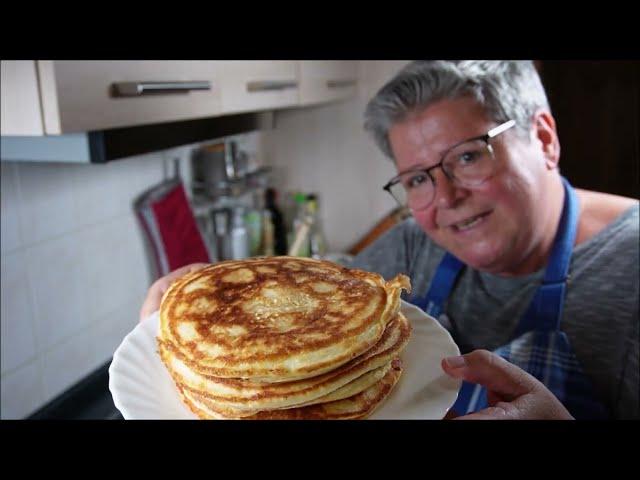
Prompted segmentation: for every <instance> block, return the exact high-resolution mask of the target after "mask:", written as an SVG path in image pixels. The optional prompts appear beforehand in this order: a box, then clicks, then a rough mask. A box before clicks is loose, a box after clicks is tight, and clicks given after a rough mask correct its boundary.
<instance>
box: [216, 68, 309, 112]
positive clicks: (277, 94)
mask: <svg viewBox="0 0 640 480" xmlns="http://www.w3.org/2000/svg"><path fill="white" fill-rule="evenodd" d="M215 63H216V64H217V66H218V68H219V69H220V72H221V73H220V74H221V81H222V111H223V112H224V113H225V114H226V113H239V112H249V111H259V110H269V109H277V108H286V107H294V106H296V105H298V98H299V92H300V80H299V78H298V65H297V62H295V61H284V60H277V61H268V60H259V61H246V60H242V61H240V60H236V61H216V62H215Z"/></svg>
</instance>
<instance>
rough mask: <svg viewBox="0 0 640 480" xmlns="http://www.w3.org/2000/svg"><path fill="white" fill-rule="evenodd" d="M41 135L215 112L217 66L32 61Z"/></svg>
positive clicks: (152, 62) (137, 123)
mask: <svg viewBox="0 0 640 480" xmlns="http://www.w3.org/2000/svg"><path fill="white" fill-rule="evenodd" d="M37 67H38V74H39V78H40V91H41V99H42V113H43V118H44V128H45V133H47V134H61V133H73V132H82V131H89V130H103V129H109V128H116V127H125V126H131V125H142V124H150V123H160V122H168V121H177V120H187V119H194V118H199V117H208V116H214V115H218V114H220V82H219V78H218V73H219V72H218V71H217V64H216V63H215V62H201V61H147V60H144V61H38V62H37Z"/></svg>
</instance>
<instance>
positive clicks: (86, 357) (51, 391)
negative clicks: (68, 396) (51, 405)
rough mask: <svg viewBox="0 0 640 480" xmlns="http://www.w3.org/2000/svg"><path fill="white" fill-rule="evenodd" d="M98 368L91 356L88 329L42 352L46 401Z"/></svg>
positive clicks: (90, 337)
mask: <svg viewBox="0 0 640 480" xmlns="http://www.w3.org/2000/svg"><path fill="white" fill-rule="evenodd" d="M98 366H99V364H98V363H97V362H96V359H95V357H94V355H93V348H92V335H91V331H90V329H85V330H84V331H82V332H80V333H78V334H76V335H73V336H72V337H70V338H67V339H66V340H64V341H63V342H61V343H59V344H57V345H56V346H55V347H54V348H52V349H51V350H48V351H46V352H44V353H43V354H42V381H43V386H44V396H45V399H46V401H50V400H52V399H53V398H55V397H56V396H57V395H59V394H60V393H62V392H63V391H65V390H66V389H68V388H69V387H71V386H72V385H74V384H75V383H77V382H79V381H80V380H81V379H83V378H84V377H85V376H86V375H88V374H90V373H91V372H92V371H93V370H95V369H96V368H97V367H98Z"/></svg>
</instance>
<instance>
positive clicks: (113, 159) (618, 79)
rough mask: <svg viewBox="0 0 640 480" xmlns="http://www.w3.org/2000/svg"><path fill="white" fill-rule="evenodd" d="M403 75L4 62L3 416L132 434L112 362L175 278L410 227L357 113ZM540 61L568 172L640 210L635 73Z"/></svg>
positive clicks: (359, 65)
mask: <svg viewBox="0 0 640 480" xmlns="http://www.w3.org/2000/svg"><path fill="white" fill-rule="evenodd" d="M406 63H407V62H406V61H371V60H367V61H277V62H267V61H237V62H229V61H224V62H219V61H202V62H196V61H189V62H186V61H182V62H174V61H170V62H169V61H167V62H162V61H153V62H152V61H143V62H138V61H136V62H134V61H119V62H110V61H109V62H107V61H91V62H81V61H76V62H73V61H70V62H69V61H65V62H58V61H30V60H26V61H2V162H1V164H0V165H1V180H2V185H1V199H0V206H1V218H2V225H1V254H2V255H1V258H2V278H1V280H2V281H1V305H2V311H1V314H2V317H1V320H2V332H1V341H2V344H1V387H2V388H1V394H2V399H1V400H2V401H1V418H3V419H21V418H34V419H37V418H69V419H79V418H109V419H117V418H121V416H120V415H119V413H118V412H117V410H116V409H115V408H114V406H113V403H112V401H111V397H110V394H109V392H108V389H107V381H108V372H107V369H108V366H109V363H110V361H111V357H112V355H113V352H114V351H115V349H116V348H117V347H118V345H119V344H120V342H121V341H122V339H123V338H124V336H125V335H126V334H127V333H128V332H130V331H131V330H132V329H133V328H134V327H135V325H136V323H137V322H138V312H139V309H140V306H141V304H142V301H143V299H144V296H145V293H146V291H147V289H148V287H149V285H150V284H151V283H152V282H153V280H154V279H155V278H157V277H158V276H160V275H162V274H164V273H166V272H168V271H171V270H173V269H175V268H177V267H178V266H180V265H184V264H186V263H191V262H192V261H211V262H214V261H218V260H226V259H234V258H245V257H249V256H255V255H275V254H284V253H288V254H293V255H301V256H313V257H316V258H328V259H331V260H334V261H337V262H343V261H346V260H348V258H350V256H351V255H354V254H356V253H357V252H358V251H360V250H361V249H362V248H364V247H365V246H366V245H368V244H369V243H370V242H371V241H372V240H373V239H375V238H376V237H377V236H378V235H380V234H381V233H382V232H384V231H385V230H386V229H387V228H389V227H390V226H392V225H394V224H395V223H397V222H398V221H400V220H401V219H402V218H404V217H405V212H401V211H398V210H396V208H395V205H394V203H393V201H392V199H391V197H389V196H388V195H387V194H386V193H385V192H384V191H383V190H382V188H381V187H382V185H383V184H384V183H385V182H386V181H387V180H388V179H389V178H390V177H391V176H393V174H394V168H393V165H392V163H391V162H390V161H389V160H388V159H386V158H384V157H383V156H382V154H381V153H379V152H378V151H377V149H376V147H375V146H374V144H373V142H372V141H371V140H370V139H369V138H368V137H367V136H366V135H365V133H364V131H363V129H362V115H363V112H364V108H365V106H366V103H367V101H368V99H369V98H370V97H371V96H372V95H373V94H374V93H375V92H376V91H377V90H378V89H379V88H380V87H381V86H382V84H383V83H384V82H385V81H386V80H388V79H389V78H390V77H391V76H392V75H393V74H394V73H395V72H397V71H398V70H399V69H400V68H401V67H402V66H403V65H405V64H406ZM535 63H536V66H537V68H538V70H539V71H540V73H541V76H542V80H543V83H544V84H545V87H546V88H547V92H548V96H549V101H550V103H551V107H552V111H553V114H554V116H555V119H556V121H557V126H558V131H559V135H560V142H561V147H562V155H561V169H562V171H563V174H564V175H566V176H567V177H568V178H569V179H570V180H571V181H572V183H573V184H574V186H577V187H582V188H587V189H592V190H598V191H604V192H609V193H616V194H620V195H625V196H630V197H635V198H638V195H639V183H638V182H639V178H640V176H639V170H638V169H639V164H640V160H639V158H640V155H639V152H640V62H632V61H600V62H595V61H593V62H592V61H575V62H573V61H536V62H535ZM185 72H186V73H185Z"/></svg>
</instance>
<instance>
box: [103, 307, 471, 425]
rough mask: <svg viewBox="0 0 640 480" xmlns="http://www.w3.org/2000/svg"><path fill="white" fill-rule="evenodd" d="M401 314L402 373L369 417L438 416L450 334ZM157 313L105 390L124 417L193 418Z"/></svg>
mask: <svg viewBox="0 0 640 480" xmlns="http://www.w3.org/2000/svg"><path fill="white" fill-rule="evenodd" d="M401 308H402V313H403V314H404V315H405V316H406V317H407V318H408V319H409V321H410V322H411V325H412V326H413V333H412V335H411V339H410V340H409V343H408V344H407V347H406V348H405V349H404V350H403V352H402V354H401V358H402V363H403V366H404V372H403V373H402V376H401V377H400V380H399V381H398V384H397V385H396V387H395V388H394V389H393V391H392V392H391V394H390V395H389V397H388V398H387V399H386V400H385V402H384V403H383V404H382V405H381V406H380V407H379V408H378V409H377V410H376V411H375V412H374V413H373V415H372V416H370V417H369V418H370V419H372V420H374V419H375V420H395V419H427V420H436V419H441V418H443V417H444V415H445V414H446V413H447V411H448V410H449V408H451V406H452V405H453V403H454V402H455V400H456V398H457V395H458V390H459V389H460V380H455V379H452V378H450V377H448V376H447V375H445V374H444V372H443V371H442V368H441V367H440V361H441V360H442V358H443V357H446V356H450V355H459V354H460V352H459V350H458V347H457V346H456V344H455V343H454V342H453V340H452V339H451V336H450V335H449V333H448V332H447V331H446V330H445V329H444V328H442V326H440V324H439V323H438V322H437V321H436V320H435V319H433V318H432V317H430V316H428V315H427V314H425V313H424V312H423V311H422V310H420V309H419V308H417V307H415V306H413V305H411V304H408V303H406V302H402V307H401ZM158 321H159V320H158V312H156V313H154V314H153V315H151V316H149V317H148V318H147V319H145V320H144V321H142V322H141V323H139V324H138V325H137V326H136V328H134V329H133V331H132V332H131V333H129V334H128V335H127V336H126V337H125V338H124V340H123V341H122V344H120V346H119V347H118V349H117V350H116V352H115V353H114V355H113V361H112V362H111V366H110V367H109V390H111V395H112V396H113V401H114V403H115V406H116V408H117V409H118V410H120V412H121V413H122V416H123V417H124V418H125V419H127V420H133V419H140V420H141V419H161V420H173V419H176V420H177V419H186V420H192V419H197V417H196V416H195V415H194V414H193V413H192V412H191V411H190V410H189V409H188V408H187V407H186V406H185V405H184V404H183V403H182V400H181V399H180V396H179V394H178V391H177V390H176V387H175V385H174V384H173V380H172V379H171V376H170V375H169V373H168V372H167V370H166V368H165V367H164V364H163V363H162V361H161V360H160V356H159V355H158V352H157V347H156V340H155V337H156V334H157V331H158Z"/></svg>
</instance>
